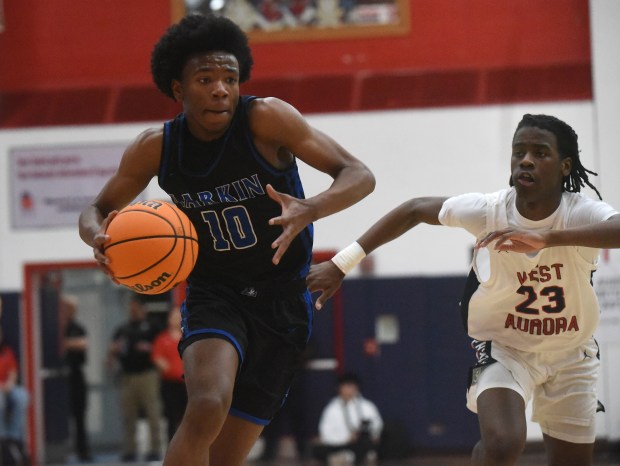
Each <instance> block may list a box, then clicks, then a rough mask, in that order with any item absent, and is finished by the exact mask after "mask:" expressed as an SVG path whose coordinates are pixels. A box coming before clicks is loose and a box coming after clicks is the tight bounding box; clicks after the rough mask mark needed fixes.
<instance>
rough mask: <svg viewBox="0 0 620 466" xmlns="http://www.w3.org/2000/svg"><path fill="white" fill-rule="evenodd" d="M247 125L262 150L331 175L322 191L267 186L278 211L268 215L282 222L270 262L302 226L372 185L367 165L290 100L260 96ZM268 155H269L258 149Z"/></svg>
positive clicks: (340, 207)
mask: <svg viewBox="0 0 620 466" xmlns="http://www.w3.org/2000/svg"><path fill="white" fill-rule="evenodd" d="M251 127H252V131H253V134H254V136H255V138H256V139H257V140H258V141H259V143H260V144H261V149H263V150H265V151H266V152H269V153H276V154H277V157H286V156H289V157H291V160H292V157H296V158H298V159H300V160H302V161H304V162H305V163H307V164H308V165H310V166H311V167H313V168H315V169H317V170H319V171H321V172H323V173H326V174H327V175H329V176H331V177H332V178H333V180H334V181H333V183H332V184H331V185H330V186H329V188H328V189H326V190H325V191H323V192H320V193H318V194H316V195H314V196H312V197H308V198H307V199H297V198H294V197H292V196H290V195H288V194H285V193H279V192H277V191H275V190H274V189H273V188H272V187H269V188H268V194H269V197H271V198H272V199H273V200H274V201H275V202H278V203H279V204H280V206H281V207H282V213H281V215H279V216H277V217H274V218H272V219H271V220H270V222H269V223H270V224H271V225H280V226H282V234H281V235H280V236H279V237H278V238H277V239H276V240H275V241H274V243H273V244H272V247H273V248H274V249H275V250H276V252H275V254H274V257H273V262H274V263H276V264H277V263H278V262H279V260H280V258H281V257H282V255H283V254H284V253H285V252H286V250H287V248H288V246H289V245H290V243H291V241H292V240H293V239H294V238H295V237H296V236H297V235H298V234H299V232H300V231H301V230H303V229H304V228H305V227H306V225H308V224H309V223H311V222H313V221H316V220H318V219H320V218H323V217H326V216H328V215H331V214H333V213H336V212H339V211H341V210H343V209H346V208H347V207H349V206H351V205H353V204H355V203H356V202H358V201H360V200H361V199H363V198H364V197H366V196H367V195H368V194H370V193H371V192H372V191H373V189H374V187H375V178H374V175H373V174H372V172H371V171H370V170H369V169H368V167H367V166H366V165H365V164H364V163H362V162H361V161H360V160H359V159H357V158H356V157H354V156H353V155H351V154H350V153H349V152H348V151H347V150H346V149H344V148H343V147H342V146H341V145H340V144H338V143H337V142H336V141H335V140H334V139H332V138H331V137H329V136H328V135H326V134H324V133H323V132H321V131H319V130H318V129H316V128H313V127H312V126H310V124H308V122H307V121H306V120H305V118H303V116H302V115H301V114H300V113H299V112H298V111H297V110H296V109H295V108H294V107H292V106H291V105H289V104H287V103H286V102H283V101H281V100H279V99H275V98H268V99H259V100H257V101H255V102H254V104H253V107H252V119H251ZM263 155H268V154H263Z"/></svg>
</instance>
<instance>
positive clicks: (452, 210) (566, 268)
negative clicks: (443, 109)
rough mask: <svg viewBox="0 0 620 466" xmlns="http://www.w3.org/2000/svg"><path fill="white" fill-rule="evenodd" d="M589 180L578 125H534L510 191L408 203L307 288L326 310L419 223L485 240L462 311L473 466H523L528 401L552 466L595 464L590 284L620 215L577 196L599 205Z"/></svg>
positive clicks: (522, 142) (522, 136)
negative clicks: (469, 355)
mask: <svg viewBox="0 0 620 466" xmlns="http://www.w3.org/2000/svg"><path fill="white" fill-rule="evenodd" d="M588 173H590V174H594V173H593V172H591V171H588V170H587V169H585V168H584V167H583V165H582V164H581V161H580V159H579V147H578V143H577V135H576V134H575V132H574V131H573V129H572V128H571V127H570V126H569V125H567V124H566V123H564V122H563V121H561V120H559V119H557V118H555V117H552V116H547V115H529V114H528V115H525V116H524V117H523V119H522V120H521V122H520V123H519V124H518V126H517V129H516V132H515V134H514V136H513V140H512V158H511V177H510V188H508V189H504V190H501V191H498V192H495V193H491V194H478V193H470V194H463V195H460V196H456V197H451V198H439V197H426V198H417V199H412V200H410V201H407V202H405V203H404V204H402V205H400V206H399V207H396V208H395V209H394V210H392V211H391V212H389V213H388V214H387V215H385V216H384V217H383V218H381V219H380V220H379V221H378V222H377V223H375V224H374V225H373V226H372V227H371V228H370V229H369V230H368V231H367V232H366V233H364V234H363V235H362V236H361V237H360V238H359V239H358V240H357V242H355V243H353V244H352V245H351V246H348V247H347V248H345V249H344V250H343V251H341V252H339V253H338V254H337V255H336V256H334V258H333V259H332V261H327V262H324V263H321V264H318V265H315V266H313V267H312V268H311V270H310V274H309V275H308V280H307V283H308V287H309V289H310V290H311V291H319V290H322V293H321V295H320V296H319V298H318V299H317V302H316V306H317V308H320V307H321V306H322V304H323V303H324V302H325V300H327V299H329V297H331V296H332V295H333V294H334V292H335V291H336V290H337V288H338V287H339V286H340V285H341V282H342V279H343V278H344V276H345V275H346V274H347V273H348V272H349V271H350V270H351V269H352V268H353V267H354V266H355V265H356V264H357V263H358V262H359V261H361V259H362V258H363V257H364V256H365V255H366V254H369V253H370V252H371V251H373V250H375V249H376V248H378V247H379V246H381V245H383V244H385V243H387V242H389V241H392V240H394V239H396V238H397V237H399V236H400V235H402V234H404V233H405V232H407V231H408V230H410V229H411V228H413V227H415V226H416V225H418V224H420V223H426V224H430V225H445V226H454V227H460V228H464V229H465V230H467V231H469V232H470V233H471V234H472V235H474V236H475V237H476V239H477V242H476V246H475V248H474V249H475V251H474V258H473V262H472V271H471V273H470V275H469V278H468V281H467V285H466V289H465V293H464V296H463V299H462V301H461V311H462V313H463V320H464V322H465V323H466V327H467V332H468V335H469V336H470V337H472V338H473V343H472V347H473V348H474V349H475V352H476V356H477V362H476V364H475V366H473V367H472V370H471V374H470V383H469V387H468V391H467V406H468V407H469V408H470V409H471V410H472V411H473V412H476V413H477V414H478V420H479V424H480V433H481V440H480V441H479V442H478V443H477V445H476V446H475V447H474V450H473V454H472V464H474V465H513V464H515V463H516V462H517V460H518V458H519V456H520V455H521V452H522V450H523V448H524V445H525V441H526V425H527V423H526V418H525V408H526V405H527V403H528V402H529V401H530V400H532V401H533V420H534V421H536V422H538V423H539V424H540V426H541V428H542V432H543V437H544V442H545V446H546V449H547V457H548V463H549V464H550V465H553V466H566V465H571V466H584V465H590V464H591V462H592V452H593V446H594V440H595V426H594V415H595V413H596V411H597V408H598V402H597V397H596V392H595V387H596V380H597V376H598V371H599V359H598V347H597V344H596V342H595V341H594V338H593V333H594V331H595V329H596V327H597V324H598V320H599V307H598V302H597V299H596V296H595V293H594V290H593V288H592V284H591V277H592V273H593V272H594V270H595V269H596V264H597V258H598V252H599V248H618V247H620V215H619V214H618V212H617V211H616V210H615V209H613V208H612V207H611V206H609V205H608V204H606V203H604V202H602V201H599V200H595V199H592V198H590V197H586V196H585V195H583V194H581V193H580V190H581V187H583V186H585V185H588V186H589V187H591V188H592V189H594V190H595V191H596V193H597V194H599V193H598V191H597V190H596V188H594V186H593V185H592V184H591V183H590V182H589V181H588ZM599 198H600V194H599Z"/></svg>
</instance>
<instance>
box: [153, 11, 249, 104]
mask: <svg viewBox="0 0 620 466" xmlns="http://www.w3.org/2000/svg"><path fill="white" fill-rule="evenodd" d="M216 50H221V51H224V52H227V53H230V54H232V55H234V56H235V58H237V61H238V62H239V82H240V83H242V82H245V81H247V80H248V79H250V71H251V69H252V65H253V64H254V60H253V59H252V52H251V50H250V47H249V45H248V38H247V36H246V35H245V33H244V32H243V30H241V28H240V27H239V26H238V25H237V24H235V23H234V22H232V21H231V20H230V19H228V18H226V17H224V16H218V15H215V14H208V15H202V14H191V15H188V16H186V17H184V18H183V19H182V20H181V21H180V22H179V23H177V24H173V25H172V26H170V27H169V28H168V29H167V30H166V32H165V33H164V35H163V36H162V37H161V38H160V39H159V41H158V42H157V44H155V47H154V48H153V53H152V54H151V75H152V76H153V81H154V82H155V85H156V86H157V88H158V89H159V90H160V91H161V92H163V93H164V94H166V95H167V96H168V97H170V98H172V99H174V94H173V93H172V80H174V79H176V80H180V79H181V73H182V72H183V67H184V66H185V64H186V63H187V60H188V58H189V57H190V56H192V55H194V54H197V53H208V52H212V51H216Z"/></svg>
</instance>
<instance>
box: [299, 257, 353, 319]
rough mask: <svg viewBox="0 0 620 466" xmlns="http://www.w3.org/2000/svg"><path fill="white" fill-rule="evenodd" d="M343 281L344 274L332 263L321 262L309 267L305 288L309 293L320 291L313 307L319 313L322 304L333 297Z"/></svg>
mask: <svg viewBox="0 0 620 466" xmlns="http://www.w3.org/2000/svg"><path fill="white" fill-rule="evenodd" d="M342 280H344V274H343V273H342V271H341V270H340V269H339V268H338V267H336V264H334V263H333V262H332V261H325V262H321V263H320V264H314V265H312V266H311V267H310V273H309V274H308V276H307V277H306V286H307V287H308V290H309V291H310V292H311V293H314V292H315V291H320V292H321V294H320V295H319V297H318V298H317V300H316V303H315V305H314V307H316V310H317V311H320V310H321V308H322V307H323V304H325V302H326V301H327V300H328V299H329V298H331V297H332V296H334V294H335V293H336V291H338V288H340V285H342Z"/></svg>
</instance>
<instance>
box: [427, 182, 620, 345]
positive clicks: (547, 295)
mask: <svg viewBox="0 0 620 466" xmlns="http://www.w3.org/2000/svg"><path fill="white" fill-rule="evenodd" d="M515 199H516V192H515V190H514V188H509V189H505V190H502V191H498V192H495V193H491V194H479V193H471V194H463V195H461V196H456V197H452V198H450V199H448V200H446V202H445V203H444V205H443V207H442V209H441V212H440V214H439V221H440V222H441V223H442V224H443V225H447V226H456V227H461V228H465V229H466V230H467V231H469V232H470V233H472V234H473V235H474V236H475V237H476V238H481V237H483V236H484V235H486V234H487V233H490V232H492V231H495V230H500V229H503V228H506V227H509V226H510V227H515V228H519V229H526V230H530V231H545V230H551V229H553V230H563V229H566V228H572V227H578V226H584V225H589V224H593V223H598V222H602V221H605V220H607V219H609V218H610V217H612V216H613V215H616V214H617V213H618V212H617V211H616V210H614V209H613V208H612V207H611V206H610V205H609V204H606V203H604V202H601V201H598V200H595V199H591V198H589V197H586V196H584V195H582V194H579V193H570V192H564V193H563V194H562V200H561V202H560V206H559V207H558V208H557V210H556V211H555V212H554V213H553V214H551V215H550V216H549V217H547V218H545V219H543V220H538V221H533V220H529V219H526V218H525V217H523V216H522V215H520V214H519V212H518V211H517V208H516V206H515ZM493 246H494V244H490V245H489V246H487V247H486V248H483V249H480V250H477V251H475V252H474V257H473V261H472V271H473V274H475V276H474V275H473V274H471V275H470V282H468V288H469V289H470V292H469V293H467V292H466V295H465V296H464V301H465V302H462V303H461V309H462V310H463V311H464V312H465V315H464V320H465V321H466V322H467V331H468V334H469V336H470V337H472V338H474V339H476V340H481V341H487V340H496V341H499V342H501V343H502V344H504V345H507V346H510V347H513V348H516V349H519V350H522V351H533V352H539V351H553V350H560V349H566V348H567V347H574V346H577V345H581V344H584V343H585V342H586V341H588V339H590V338H591V337H592V335H593V334H594V331H595V329H596V327H597V325H598V321H599V306H598V301H597V298H596V294H595V293H594V289H593V288H592V284H591V279H592V273H593V272H594V270H596V265H597V262H598V254H599V250H598V249H595V248H587V247H577V246H558V247H551V248H545V249H542V250H540V251H538V252H537V253H536V254H531V255H530V254H523V253H515V252H503V251H495V250H494V249H493ZM472 279H475V280H473V281H474V283H473V284H472V283H471V281H472ZM472 285H473V286H472Z"/></svg>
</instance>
